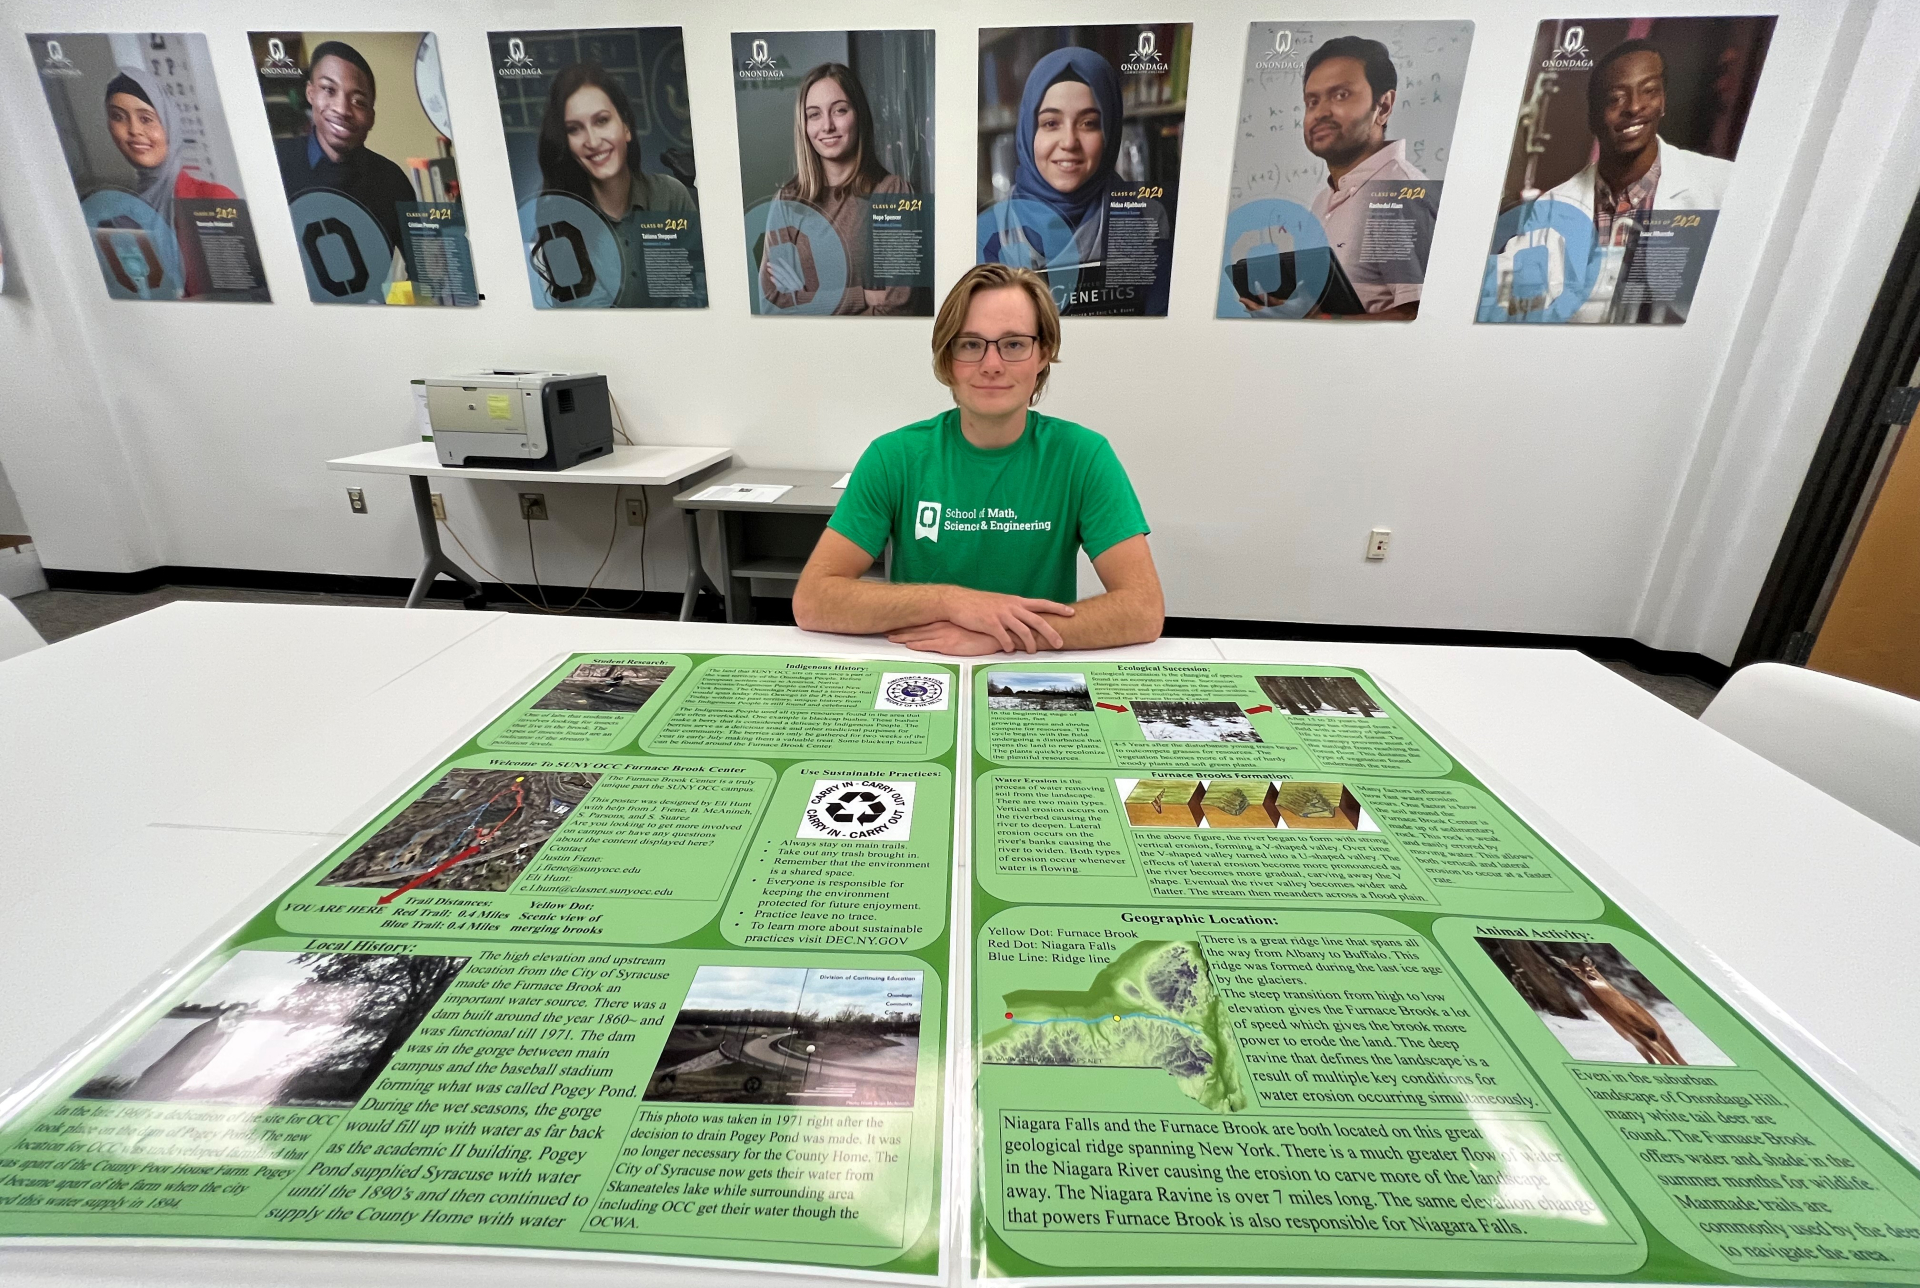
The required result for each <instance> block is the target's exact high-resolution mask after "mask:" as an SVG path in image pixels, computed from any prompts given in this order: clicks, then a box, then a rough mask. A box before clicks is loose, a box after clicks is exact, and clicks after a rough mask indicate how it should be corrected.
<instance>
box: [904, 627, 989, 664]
mask: <svg viewBox="0 0 1920 1288" xmlns="http://www.w3.org/2000/svg"><path fill="white" fill-rule="evenodd" d="M887 639H889V640H890V641H892V642H893V643H895V644H904V645H906V646H907V647H908V648H910V649H918V650H919V651H920V652H922V653H945V654H948V655H949V656H951V657H985V656H986V655H987V654H989V653H998V652H1000V651H1001V650H1000V646H999V645H998V644H996V643H994V640H993V636H991V635H982V634H981V633H980V632H979V631H970V630H968V629H967V628H966V627H964V626H955V625H954V624H953V623H952V622H927V623H926V624H925V625H922V626H909V627H907V628H906V629H905V630H899V631H894V632H892V633H891V634H889V635H888V636H887Z"/></svg>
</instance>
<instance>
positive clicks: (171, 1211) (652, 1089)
mask: <svg viewBox="0 0 1920 1288" xmlns="http://www.w3.org/2000/svg"><path fill="white" fill-rule="evenodd" d="M959 681H960V675H959V672H958V670H957V669H956V668H953V667H948V666H942V665H939V664H937V663H928V664H921V663H917V662H916V663H911V664H909V663H902V662H897V661H895V662H876V661H865V660H858V659H830V658H799V657H754V656H735V655H675V654H666V655H647V656H638V655H618V654H581V655H576V656H574V657H570V658H568V659H567V660H566V661H565V662H564V663H563V664H562V665H560V666H559V667H558V668H556V669H555V670H554V671H553V673H552V674H551V675H549V676H548V677H547V678H546V679H545V680H543V681H542V682H541V683H540V684H539V685H537V686H536V687H535V688H534V689H533V690H532V691H530V692H529V693H527V694H526V695H525V696H524V697H522V698H521V699H520V700H519V701H517V702H515V703H514V704H513V705H512V706H510V707H509V708H507V709H506V710H505V711H504V712H502V713H501V715H500V716H499V717H498V718H496V719H495V720H493V721H492V722H491V723H490V724H488V725H487V727H486V728H485V729H484V730H482V731H481V732H480V733H479V735H477V736H476V737H475V738H474V739H473V740H472V741H471V742H469V743H468V744H467V745H465V746H463V747H461V748H460V749H459V750H457V751H456V752H455V753H454V754H453V755H451V756H450V757H448V758H447V760H446V761H445V762H444V763H443V764H441V765H439V766H437V767H436V768H435V769H434V770H433V771H432V772H430V773H429V774H427V775H426V776H425V777H424V778H422V779H421V780H420V781H419V782H418V783H416V784H414V785H412V786H411V787H410V788H408V789H407V790H406V791H405V792H403V793H401V794H400V796H399V797H398V798H397V799H396V800H395V801H394V802H393V803H392V804H391V805H390V806H388V807H387V808H386V809H384V810H382V811H380V813H378V814H377V815H375V816H374V817H373V818H372V819H370V820H369V821H368V822H367V823H366V825H365V826H364V827H362V828H360V829H359V830H358V831H356V832H355V833H354V834H353V835H351V836H349V837H348V838H347V839H346V840H345V841H343V842H342V843H341V844H340V845H338V846H336V847H334V848H333V849H332V850H331V851H330V852H329V853H327V854H326V855H325V856H324V857H322V858H321V859H320V860H319V861H318V862H317V863H315V865H314V866H313V868H312V869H311V870H310V871H309V872H308V873H307V874H306V875H305V876H303V877H302V878H301V879H300V880H298V881H296V882H295V883H294V884H293V886H292V887H291V888H290V889H288V890H287V891H286V892H285V893H284V894H283V895H282V896H281V897H280V898H278V899H277V900H275V901H274V903H273V904H272V905H271V906H269V907H268V908H266V909H265V910H263V911H262V912H261V913H260V914H259V915H258V916H256V917H255V918H254V919H253V920H252V921H251V922H250V923H249V924H248V925H247V926H246V927H245V928H244V929H243V930H241V931H240V932H239V933H237V934H235V935H234V936H233V937H232V938H231V940H230V941H229V942H227V943H226V944H225V945H223V946H222V947H221V948H220V949H219V950H218V951H217V952H215V953H214V954H212V955H211V956H210V957H209V958H208V959H207V960H205V961H204V962H202V963H201V964H200V965H199V966H198V967H197V968H196V969H195V970H193V971H192V972H190V973H189V974H188V975H187V976H186V977H185V978H182V979H180V980H178V981H176V982H174V983H173V984H172V985H171V986H170V987H167V988H166V989H165V990H164V992H163V993H162V995H161V996H159V997H158V998H156V1000H155V1001H154V1002H153V1004H152V1005H151V1006H150V1007H148V1008H146V1010H145V1012H144V1013H143V1014H141V1015H140V1016H139V1017H138V1018H137V1019H135V1020H134V1021H133V1022H131V1023H129V1024H128V1025H126V1026H125V1027H124V1028H123V1029H122V1030H120V1031H118V1032H116V1033H113V1034H111V1035H109V1036H108V1037H107V1039H106V1041H105V1042H104V1043H102V1044H100V1045H99V1046H98V1048H97V1049H94V1050H92V1051H91V1053H90V1054H88V1055H87V1056H86V1057H85V1058H84V1059H82V1060H80V1061H78V1062H76V1063H75V1064H74V1065H73V1066H72V1067H71V1068H70V1069H69V1070H68V1071H67V1072H66V1073H65V1075H64V1076H63V1077H62V1078H61V1080H60V1081H59V1083H58V1085H56V1086H54V1087H52V1088H51V1090H50V1091H49V1093H48V1094H47V1095H44V1096H42V1097H41V1098H40V1099H38V1100H37V1101H35V1102H34V1103H32V1104H31V1105H29V1106H28V1107H27V1108H26V1109H25V1110H24V1111H23V1112H22V1113H20V1114H19V1115H17V1116H16V1117H15V1118H14V1119H12V1120H11V1121H9V1122H8V1123H7V1124H5V1125H4V1127H0V1237H5V1236H41V1237H45V1236H55V1237H58V1236H74V1237H86V1238H98V1237H116V1236H118V1237H155V1238H177V1239H207V1238H216V1239H274V1240H289V1239H291V1240H316V1241H319V1240H339V1241H350V1242H354V1243H367V1242H390V1243H406V1244H431V1245H455V1246H488V1247H500V1248H517V1249H529V1250H535V1249H567V1250H580V1251H598V1252H624V1253H637V1254H647V1255H662V1254H665V1255H674V1256H683V1257H690V1258H699V1259H704V1260H717V1261H726V1262H734V1263H749V1262H766V1263H781V1264H799V1265H808V1266H816V1267H822V1268H840V1269H861V1270H874V1271H880V1272H885V1273H889V1274H896V1275H898V1274H906V1275H918V1276H931V1275H936V1274H938V1273H939V1272H940V1270H941V1264H940V1255H939V1231H940V1219H939V1212H940V1207H939V1204H940V1197H941V1187H940V1184H939V1177H940V1159H941V1157H942V1153H943V1143H944V1129H945V1123H946V1112H945V1110H946V1107H945V1105H944V1104H943V1103H942V1097H943V1089H944V1072H945V1069H946V1055H945V1047H946V1040H945V1031H946V1016H945V1003H946V998H947V969H946V967H947V961H948V956H949V950H950V943H951V941H950V939H949V936H948V926H947V921H948V915H949V912H948V910H949V903H950V892H951V888H952V876H953V864H952V860H953V852H954V835H955V829H954V804H955V792H954V776H955V772H956V768H957V761H956V749H957V747H958V739H957V725H958V716H959V707H960V701H959V698H958V696H957V695H956V693H955V688H956V686H957V685H958V683H959Z"/></svg>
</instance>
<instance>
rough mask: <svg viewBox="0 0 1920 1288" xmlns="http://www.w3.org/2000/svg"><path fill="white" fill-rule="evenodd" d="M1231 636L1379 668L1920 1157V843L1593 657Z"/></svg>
mask: <svg viewBox="0 0 1920 1288" xmlns="http://www.w3.org/2000/svg"><path fill="white" fill-rule="evenodd" d="M1215 642H1216V643H1217V644H1218V645H1219V648H1220V652H1221V655H1222V656H1223V657H1225V658H1226V659H1227V660H1228V661H1234V662H1256V661H1257V662H1304V663H1329V664H1336V665H1341V666H1357V667H1361V668H1364V669H1366V670H1369V671H1371V672H1372V673H1373V674H1374V675H1375V676H1376V677H1378V678H1379V679H1380V680H1381V681H1382V683H1383V684H1384V685H1385V686H1386V688H1387V691H1388V693H1389V694H1390V695H1391V696H1393V697H1395V698H1396V699H1404V700H1405V702H1406V703H1407V704H1408V705H1409V706H1410V707H1411V708H1413V709H1414V710H1413V713H1414V715H1415V717H1416V718H1420V719H1424V721H1425V722H1426V723H1427V724H1428V726H1429V728H1430V730H1431V732H1432V733H1433V734H1434V736H1435V737H1436V738H1437V739H1438V740H1439V741H1440V742H1441V743H1442V744H1443V745H1445V746H1447V747H1448V748H1449V750H1452V751H1455V752H1456V753H1458V755H1459V758H1460V759H1461V761H1462V762H1463V763H1465V764H1466V765H1467V766H1468V768H1470V769H1473V770H1475V771H1476V772H1482V771H1484V772H1483V773H1482V776H1483V777H1490V778H1491V779H1493V780H1494V781H1492V782H1490V784H1489V785H1490V786H1492V787H1493V789H1494V791H1495V792H1496V794H1500V795H1503V796H1505V797H1506V798H1507V802H1508V804H1509V805H1512V806H1514V807H1515V808H1516V810H1517V811H1518V812H1519V813H1521V814H1522V816H1523V817H1526V818H1527V821H1528V822H1529V823H1532V824H1534V826H1535V827H1536V828H1537V829H1538V830H1540V831H1541V832H1542V833H1543V834H1544V835H1545V836H1546V837H1547V839H1548V840H1549V841H1552V842H1554V843H1555V844H1556V845H1558V846H1560V847H1561V848H1562V849H1565V850H1569V851H1572V853H1570V856H1569V857H1572V858H1573V859H1574V861H1575V863H1576V864H1579V863H1582V862H1583V855H1582V853H1581V851H1584V852H1585V855H1586V856H1591V857H1592V858H1595V859H1598V861H1599V863H1600V864H1602V865H1604V868H1605V869H1611V873H1612V876H1613V878H1615V879H1612V880H1610V879H1609V875H1608V873H1607V872H1605V871H1599V870H1590V871H1589V873H1588V875H1589V876H1592V877H1593V878H1594V879H1595V881H1596V882H1597V883H1598V884H1600V885H1602V886H1603V887H1606V888H1607V891H1608V893H1609V894H1611V895H1613V896H1614V898H1615V900H1616V902H1618V903H1620V904H1621V905H1622V906H1624V907H1625V908H1626V909H1627V910H1628V911H1629V912H1631V913H1633V914H1634V915H1635V916H1637V917H1640V918H1641V919H1642V920H1643V921H1647V920H1649V919H1651V920H1653V921H1654V922H1655V923H1658V922H1660V921H1662V920H1664V921H1665V922H1666V923H1668V925H1669V926H1670V927H1671V928H1673V929H1677V930H1678V931H1679V932H1680V934H1682V935H1684V936H1685V939H1686V941H1690V942H1669V943H1668V945H1667V946H1668V947H1669V948H1670V949H1672V950H1673V952H1674V953H1675V955H1676V956H1678V957H1680V958H1681V960H1682V961H1684V962H1685V963H1686V964H1687V965H1688V966H1689V967H1691V968H1692V969H1693V970H1694V971H1695V972H1696V973H1698V974H1700V975H1701V976H1702V977H1703V978H1705V979H1707V980H1708V981H1709V982H1711V983H1712V984H1713V985H1714V986H1715V987H1717V988H1719V989H1720V991H1721V992H1722V993H1723V994H1725V995H1726V996H1728V997H1729V999H1730V1000H1732V1001H1733V1002H1735V1003H1736V1004H1737V1005H1740V1006H1741V1007H1742V1009H1743V1010H1744V1011H1746V1013H1747V1015H1748V1017H1749V1018H1750V1019H1752V1020H1754V1021H1755V1022H1756V1023H1757V1024H1758V1025H1759V1026H1760V1027H1761V1028H1762V1029H1764V1030H1765V1031H1767V1032H1768V1034H1769V1036H1771V1037H1774V1038H1775V1039H1776V1040H1777V1041H1779V1042H1781V1043H1782V1044H1783V1045H1785V1046H1787V1047H1788V1048H1789V1049H1790V1050H1791V1051H1792V1052H1793V1053H1794V1054H1795V1055H1798V1056H1802V1057H1803V1058H1805V1057H1809V1056H1810V1057H1811V1062H1812V1063H1813V1064H1814V1066H1815V1067H1814V1068H1813V1072H1815V1073H1816V1074H1817V1075H1831V1076H1833V1077H1834V1079H1835V1081H1837V1082H1839V1083H1840V1084H1841V1085H1834V1086H1833V1089H1834V1090H1835V1091H1836V1092H1838V1093H1839V1094H1840V1095H1841V1096H1842V1098H1843V1099H1846V1100H1848V1101H1849V1102H1851V1103H1852V1104H1853V1107H1854V1108H1855V1109H1856V1110H1857V1111H1859V1112H1861V1113H1862V1114H1863V1116H1866V1117H1868V1118H1869V1119H1871V1120H1873V1121H1874V1122H1875V1124H1876V1125H1878V1126H1880V1127H1881V1128H1882V1129H1883V1130H1885V1131H1887V1132H1888V1133H1889V1134H1891V1135H1892V1136H1893V1137H1894V1138H1895V1140H1896V1143H1898V1144H1901V1145H1903V1146H1904V1147H1905V1149H1906V1151H1907V1153H1908V1155H1909V1157H1920V1132H1916V1131H1915V1127H1916V1126H1917V1125H1920V1001H1916V999H1920V956H1917V955H1916V954H1915V953H1913V952H1911V951H1909V949H1910V948H1911V946H1912V945H1913V944H1914V942H1915V936H1914V931H1913V915H1914V910H1915V909H1917V908H1920V846H1916V845H1914V844H1912V843H1911V842H1909V841H1907V840H1905V839H1903V838H1902V837H1900V836H1898V835H1896V834H1895V833H1893V832H1890V831H1888V830H1887V829H1886V828H1884V827H1882V826H1880V825H1879V824H1878V823H1875V822H1873V821H1872V820H1871V819H1868V818H1866V817H1865V816H1864V815H1861V814H1857V813H1855V812H1854V811H1853V810H1852V809H1849V808H1848V807H1847V806H1845V805H1842V804H1841V803H1840V802H1839V801H1837V800H1835V799H1834V798H1833V797H1831V796H1828V795H1827V794H1826V793H1824V792H1821V791H1819V790H1817V789H1815V788H1813V787H1810V786H1808V785H1807V784H1806V783H1804V782H1802V781H1800V780H1799V779H1798V778H1795V777H1793V776H1792V775H1791V774H1789V773H1787V772H1786V771H1785V770H1783V769H1780V768H1778V767H1777V766H1775V765H1773V764H1771V763H1770V762H1768V761H1766V760H1763V759H1761V758H1760V757H1759V756H1757V755H1755V754H1754V753H1752V752H1750V751H1748V750H1747V749H1746V748H1744V747H1742V746H1740V745H1739V744H1738V743H1736V742H1733V741H1731V740H1730V739H1727V738H1725V737H1722V736H1721V735H1720V734H1717V733H1715V732H1714V731H1713V730H1711V729H1709V728H1707V726H1705V725H1703V724H1701V723H1700V722H1699V721H1697V720H1694V719H1692V718H1691V717H1689V716H1687V715H1686V714H1685V713H1683V712H1681V711H1679V710H1676V709H1675V708H1673V707H1671V706H1669V705H1668V704H1667V703H1665V702H1662V701H1661V700H1660V699H1659V698H1656V697H1654V696H1653V695H1652V694H1650V693H1648V692H1647V691H1646V690H1644V689H1642V688H1640V687H1638V686H1637V685H1634V684H1633V683H1631V682H1630V681H1627V680H1624V679H1622V678H1620V677H1619V676H1617V675H1615V674H1614V673H1613V672H1612V671H1609V670H1607V668H1605V667H1603V666H1600V665H1599V664H1598V663H1595V662H1592V661H1590V660H1588V659H1587V658H1585V657H1583V656H1581V655H1580V654H1578V653H1574V652H1571V651H1565V650H1557V649H1491V648H1438V647H1429V646H1422V645H1406V644H1338V643H1306V642H1276V641H1270V640H1231V639H1223V640H1217V641H1215ZM1649 928H1650V929H1654V930H1655V933H1656V937H1659V935H1660V929H1659V926H1658V925H1657V924H1656V925H1654V926H1650V927H1649ZM1895 945H1898V946H1899V947H1898V948H1896V947H1894V946H1895ZM1789 1017H1790V1018H1789ZM1821 1048H1824V1049H1825V1052H1826V1053H1830V1056H1831V1059H1830V1060H1828V1059H1823V1058H1822V1054H1821ZM1836 1063H1837V1065H1838V1066H1839V1068H1838V1070H1836V1069H1835V1068H1834V1067H1833V1066H1834V1064H1836ZM1830 1085H1831V1084H1830Z"/></svg>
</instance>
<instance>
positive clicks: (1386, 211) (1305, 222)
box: [1216, 22, 1473, 321]
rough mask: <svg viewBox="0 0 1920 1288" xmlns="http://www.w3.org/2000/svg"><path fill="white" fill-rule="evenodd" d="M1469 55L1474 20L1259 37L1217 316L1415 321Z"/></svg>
mask: <svg viewBox="0 0 1920 1288" xmlns="http://www.w3.org/2000/svg"><path fill="white" fill-rule="evenodd" d="M1472 44H1473V24H1472V23H1470V22H1304V23H1303V22H1256V23H1253V24H1251V26H1249V28H1248V30H1247V57H1246V64H1245V66H1244V67H1243V68H1242V73H1243V79H1242V81H1241V86H1240V115H1239V119H1238V120H1237V122H1236V123H1235V127H1234V144H1233V172H1232V177H1231V181H1230V199H1229V204H1228V208H1227V231H1226V244H1225V246H1224V248H1223V249H1222V251H1221V258H1220V281H1219V283H1218V289H1219V304H1218V307H1217V309H1216V315H1217V316H1219V317H1223V318H1332V319H1339V318H1369V319H1373V320H1376V321H1381V320H1394V321H1411V320H1412V319H1413V318H1414V317H1416V316H1418V314H1419V312H1420V293H1421V289H1422V283H1424V282H1425V281H1426V276H1427V255H1428V252H1429V251H1430V249H1431V248H1432V245H1433V226H1434V222H1435V220H1436V219H1437V218H1438V216H1439V213H1440V194H1441V191H1442V190H1443V189H1444V187H1445V186H1446V178H1447V160H1448V157H1449V156H1450V155H1451V153H1452V151H1453V124H1454V117H1455V114H1456V113H1457V112H1458V111H1459V106H1460V85H1461V82H1462V81H1463V80H1465V78H1466V72H1467V51H1468V50H1469V49H1470V48H1471V47H1472Z"/></svg>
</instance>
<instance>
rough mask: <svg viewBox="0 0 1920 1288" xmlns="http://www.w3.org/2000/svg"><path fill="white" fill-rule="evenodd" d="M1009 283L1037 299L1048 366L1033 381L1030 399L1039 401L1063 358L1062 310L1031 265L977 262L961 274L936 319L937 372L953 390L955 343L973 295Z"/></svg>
mask: <svg viewBox="0 0 1920 1288" xmlns="http://www.w3.org/2000/svg"><path fill="white" fill-rule="evenodd" d="M1006 286H1016V287H1019V288H1020V289H1021V290H1023V291H1025V292H1026V293H1027V298H1028V299H1030V300H1032V301H1033V316H1034V319H1035V320H1034V329H1035V330H1036V331H1038V332H1039V335H1038V336H1037V337H1036V338H1037V340H1038V342H1039V345H1040V348H1041V349H1042V350H1043V353H1042V355H1041V356H1042V358H1043V359H1044V364H1045V365H1043V366H1042V367H1041V368H1040V375H1039V378H1038V379H1036V380H1035V381H1034V382H1033V397H1032V398H1030V399H1028V401H1029V402H1038V401H1039V400H1040V395H1041V394H1042V393H1045V392H1046V388H1047V374H1048V373H1049V372H1050V371H1051V370H1052V368H1053V364H1054V363H1056V362H1058V361H1060V310H1059V309H1058V308H1056V307H1054V303H1053V292H1051V291H1049V290H1048V289H1047V284H1046V282H1044V281H1042V280H1041V277H1040V275H1039V274H1038V273H1036V272H1034V271H1033V270H1032V269H1030V268H1015V267H1014V266H1013V265H1011V264H975V265H974V266H973V267H972V268H970V269H968V270H967V271H966V272H964V273H962V274H960V280H959V281H957V282H955V283H954V284H953V289H952V290H950V291H948V292H947V298H946V299H945V300H944V301H943V302H942V303H941V305H940V312H939V314H938V315H936V316H935V317H934V319H933V375H934V378H935V379H936V380H938V381H939V382H940V383H941V384H943V385H945V386H947V387H948V388H949V389H951V388H952V387H953V342H954V341H955V340H957V339H958V338H959V337H960V332H961V330H962V329H963V328H964V327H965V326H966V325H967V310H968V309H969V308H971V307H972V305H973V297H974V296H975V295H978V294H979V293H980V292H981V291H997V290H999V289H1000V288H1002V287H1006Z"/></svg>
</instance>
